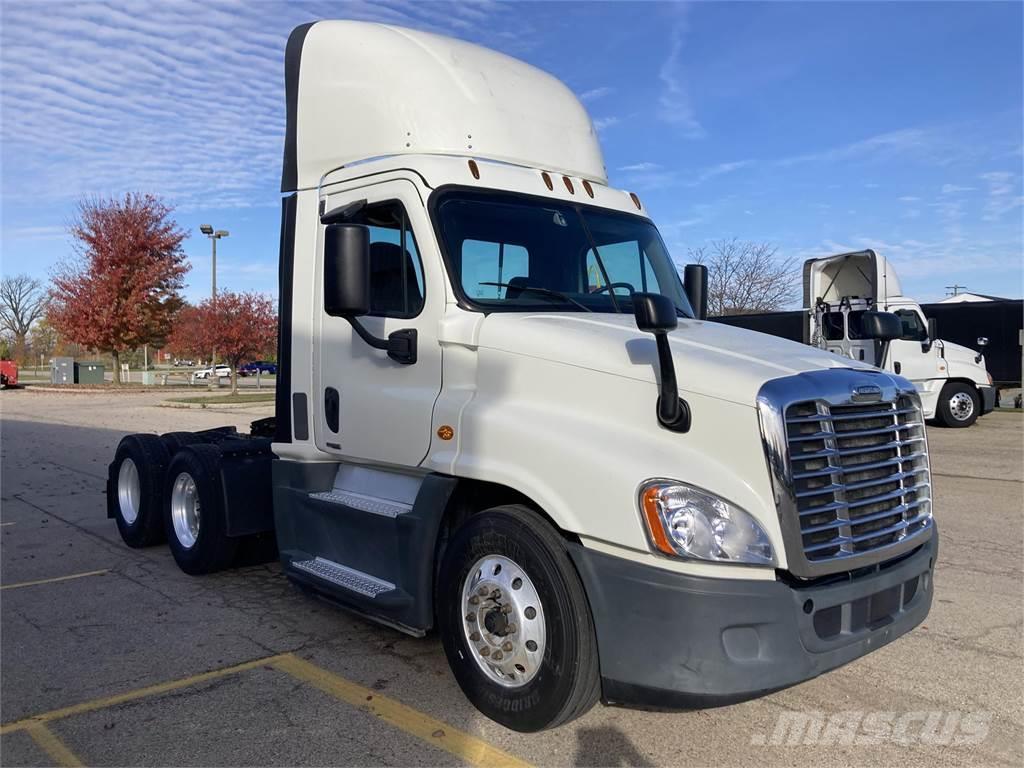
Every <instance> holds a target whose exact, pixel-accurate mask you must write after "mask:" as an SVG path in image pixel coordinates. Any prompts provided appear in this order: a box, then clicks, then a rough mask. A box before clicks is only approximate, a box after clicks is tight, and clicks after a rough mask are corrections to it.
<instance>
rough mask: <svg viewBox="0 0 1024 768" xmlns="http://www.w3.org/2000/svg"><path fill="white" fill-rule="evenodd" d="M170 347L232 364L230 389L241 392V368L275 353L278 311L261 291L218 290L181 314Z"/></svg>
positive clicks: (170, 340)
mask: <svg viewBox="0 0 1024 768" xmlns="http://www.w3.org/2000/svg"><path fill="white" fill-rule="evenodd" d="M168 346H169V347H170V348H171V349H174V350H180V351H181V352H183V353H186V354H196V355H199V354H202V352H203V351H205V352H206V353H207V354H209V353H210V352H211V351H212V350H216V351H217V358H218V359H219V360H221V361H223V362H225V363H227V365H229V366H230V367H231V392H232V394H234V393H236V392H238V367H239V366H240V365H241V364H242V363H243V362H247V361H249V360H256V359H259V358H265V357H267V356H269V355H271V354H273V352H274V350H275V348H276V346H277V312H276V311H275V309H274V302H273V300H272V299H271V298H270V297H268V296H264V295H263V294H260V293H232V292H230V291H225V292H219V293H218V294H217V299H216V303H214V300H213V299H205V300H204V301H203V302H202V303H200V304H199V306H197V307H186V308H185V309H184V310H182V312H181V313H180V315H179V316H178V321H177V322H176V323H175V326H174V329H173V331H172V333H171V336H170V338H169V339H168Z"/></svg>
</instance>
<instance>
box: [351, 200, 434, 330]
mask: <svg viewBox="0 0 1024 768" xmlns="http://www.w3.org/2000/svg"><path fill="white" fill-rule="evenodd" d="M352 221H353V222H354V223H356V224H365V225H366V226H367V227H369V230H370V312H369V314H370V315H375V316H378V317H402V318H409V317H415V316H416V315H418V314H419V313H420V311H421V310H422V309H423V265H422V264H421V263H420V254H419V250H418V249H417V248H416V238H415V237H413V234H412V230H411V229H410V227H409V218H408V216H406V214H405V209H404V208H403V207H402V205H401V203H398V202H388V203H377V204H374V205H368V206H367V207H366V208H364V209H363V210H361V211H360V212H359V213H358V214H356V215H355V216H353V217H352Z"/></svg>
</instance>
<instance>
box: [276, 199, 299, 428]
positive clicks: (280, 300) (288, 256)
mask: <svg viewBox="0 0 1024 768" xmlns="http://www.w3.org/2000/svg"><path fill="white" fill-rule="evenodd" d="M298 202H299V196H298V195H297V194H295V193H294V192H293V193H292V194H290V195H288V197H284V198H282V199H281V250H280V256H279V259H278V264H277V385H276V386H275V388H274V415H275V417H276V419H275V427H276V429H275V432H274V442H275V443H290V442H291V441H292V409H291V392H292V290H293V283H294V275H295V212H296V210H297V209H298Z"/></svg>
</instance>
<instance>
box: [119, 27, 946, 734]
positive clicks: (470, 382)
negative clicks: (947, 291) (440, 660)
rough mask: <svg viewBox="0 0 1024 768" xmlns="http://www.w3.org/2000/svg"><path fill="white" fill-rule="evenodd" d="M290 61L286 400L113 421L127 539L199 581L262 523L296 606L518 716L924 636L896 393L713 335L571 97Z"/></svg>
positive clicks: (284, 262) (906, 454)
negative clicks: (206, 418) (422, 647)
mask: <svg viewBox="0 0 1024 768" xmlns="http://www.w3.org/2000/svg"><path fill="white" fill-rule="evenodd" d="M285 71H286V98H287V106H288V109H287V132H286V142H285V155H284V170H283V176H282V193H283V198H282V227H281V258H280V313H279V323H280V349H279V354H278V362H279V368H278V376H277V395H276V397H277V400H276V407H275V410H276V415H275V417H274V418H273V419H271V420H269V421H267V422H260V423H256V424H254V429H253V434H252V435H237V434H233V433H231V431H230V430H226V431H225V430H222V431H216V430H215V431H212V432H209V433H202V434H198V435H182V434H181V433H174V434H173V435H169V436H163V437H157V436H140V435H132V436H129V437H126V438H125V439H124V441H122V445H121V446H120V447H119V449H118V454H117V455H116V456H115V459H114V462H113V463H112V464H111V466H110V474H109V486H108V487H109V491H108V499H109V507H108V510H109V514H110V516H111V517H113V518H115V519H116V521H117V524H118V527H119V529H120V530H121V532H122V536H123V537H124V539H125V541H126V542H127V543H129V544H131V545H133V546H144V545H149V544H153V543H155V542H156V541H158V540H160V537H161V533H162V534H163V535H164V536H165V537H166V540H167V542H168V544H169V545H170V548H171V551H172V554H173V555H174V557H175V559H176V560H177V561H178V563H179V565H180V566H181V567H182V568H183V569H185V570H186V571H187V572H189V573H194V574H202V573H206V572H209V571H212V570H216V569H218V568H223V567H227V566H229V565H230V563H231V552H232V551H233V547H234V546H235V545H236V544H237V542H238V541H239V540H241V539H244V538H246V537H253V536H255V537H267V536H272V537H273V540H274V541H275V543H276V546H277V550H278V552H279V557H280V561H281V564H282V567H283V570H284V573H285V575H286V576H287V577H288V578H289V579H290V580H292V581H293V582H294V583H295V584H296V585H297V586H298V587H299V588H300V589H302V590H303V591H305V592H308V593H310V594H313V595H315V596H317V597H320V598H323V599H325V600H328V601H330V602H332V603H335V604H337V605H340V606H342V607H344V608H345V609H347V610H350V611H354V612H356V613H358V614H360V615H362V616H365V617H367V618H368V619H371V620H374V621H377V622H381V623H384V624H386V625H388V626H390V627H393V628H395V629H396V630H399V631H402V632H405V633H408V634H411V635H415V636H421V635H424V634H426V633H428V632H436V633H437V634H439V635H440V637H441V640H442V642H443V644H444V649H445V653H446V655H447V658H448V661H449V664H450V666H451V668H452V672H453V674H454V677H455V679H456V681H457V682H458V684H459V685H460V687H461V688H462V690H463V691H464V693H465V694H466V696H467V697H468V698H469V699H470V701H472V702H473V704H474V705H475V706H476V707H478V708H479V709H480V710H481V711H482V712H483V713H485V714H486V715H487V716H489V717H491V718H493V719H495V720H497V721H498V722H500V723H502V724H504V725H506V726H508V727H510V728H514V729H517V730H521V731H536V730H540V729H544V728H551V727H555V726H558V725H560V724H562V723H565V722H568V721H569V720H571V719H573V718H575V717H578V716H579V715H581V714H583V713H584V712H586V711H587V710H588V709H589V708H590V707H591V706H592V705H593V704H594V703H595V702H597V701H598V700H601V701H604V702H606V703H614V704H628V705H641V706H658V707H693V706H718V705H722V704H727V703H731V702H736V701H742V700H744V699H748V698H750V697H753V696H758V695H762V694H764V693H767V692H770V691H773V690H777V689H780V688H784V687H787V686H790V685H794V684H796V683H798V682H800V681H803V680H806V679H808V678H811V677H814V676H816V675H818V674H821V673H823V672H826V671H827V670H830V669H833V668H835V667H838V666H840V665H842V664H845V663H847V662H849V661H851V660H853V659H855V658H857V657H859V656H862V655H864V654H865V653H868V652H869V651H871V650H874V649H875V648H877V647H879V646H881V645H883V644H885V643H887V642H890V641H892V640H894V639H896V638H897V637H899V636H900V635H902V634H904V633H906V632H908V631H910V630H911V629H912V628H913V627H914V626H916V625H917V624H918V623H920V622H921V621H922V620H923V619H924V617H925V616H926V615H927V613H928V610H929V607H930V605H931V600H932V581H931V580H932V574H933V571H934V567H935V561H936V557H937V553H938V533H937V528H936V524H935V520H934V516H933V512H932V501H931V477H930V467H929V459H928V450H927V440H926V435H925V431H924V424H923V417H924V414H923V410H922V406H921V399H920V396H919V394H918V393H917V391H916V390H915V388H914V386H913V385H912V384H911V383H910V382H909V381H907V380H906V379H905V378H903V377H901V376H897V375H895V374H893V373H891V372H885V371H880V370H878V369H876V368H874V367H872V366H871V365H870V364H868V363H867V362H861V361H859V360H855V359H849V358H846V359H843V358H839V357H836V356H835V355H831V354H828V353H827V352H825V351H822V350H818V349H812V348H809V347H807V346H806V345H802V344H798V343H794V342H790V341H786V340H782V339H774V338H770V337H766V336H762V335H760V334H755V333H750V332H747V331H744V330H741V329H736V328H730V327H726V326H722V325H719V324H715V323H710V322H706V321H705V320H704V315H705V309H704V300H703V287H704V284H705V281H706V274H705V272H704V271H703V269H702V268H696V267H691V268H687V269H686V271H685V274H686V279H685V281H684V280H681V279H680V276H679V273H678V271H677V269H676V267H675V265H674V263H673V261H672V259H671V257H670V255H669V253H668V251H667V249H666V247H665V244H664V242H663V241H662V238H661V236H660V235H659V233H658V230H657V228H656V226H655V224H654V223H653V221H652V220H651V218H650V216H649V215H648V212H647V210H646V208H645V207H644V205H643V202H642V200H641V199H640V198H639V197H638V196H637V195H636V194H633V193H631V192H629V191H625V190H619V189H615V188H613V187H611V186H609V184H608V179H607V174H606V171H605V167H604V162H603V159H602V155H601V149H600V145H599V143H598V140H597V136H596V133H595V131H594V128H593V124H592V122H591V120H590V118H589V116H588V115H587V113H586V111H585V110H584V109H583V107H582V105H581V104H580V102H579V101H578V100H577V99H576V97H575V96H574V95H573V94H572V93H571V91H569V89H568V88H566V86H564V85H563V84H562V83H560V82H559V81H558V80H556V79H555V78H553V77H552V76H550V75H548V74H546V73H544V72H541V71H540V70H537V69H535V68H533V67H531V66H529V65H527V64H525V63H523V62H520V61H517V60H515V59H512V58H509V57H507V56H504V55H502V54H499V53H496V52H493V51H489V50H486V49H483V48H480V47H478V46H474V45H471V44H468V43H465V42H461V41H458V40H452V39H449V38H445V37H440V36H437V35H432V34H427V33H423V32H416V31H412V30H408V29H402V28H398V27H393V26H387V25H378V24H366V23H359V22H347V21H345V22H342V21H328V22H317V23H315V24H310V25H304V26H302V27H299V28H297V29H296V30H295V31H294V32H293V33H292V35H291V37H290V39H289V42H288V46H287V50H286V56H285ZM199 510H201V514H200V512H199Z"/></svg>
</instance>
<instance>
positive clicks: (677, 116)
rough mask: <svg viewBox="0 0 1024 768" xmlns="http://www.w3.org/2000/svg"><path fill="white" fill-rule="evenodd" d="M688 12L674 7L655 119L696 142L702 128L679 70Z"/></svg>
mask: <svg viewBox="0 0 1024 768" xmlns="http://www.w3.org/2000/svg"><path fill="white" fill-rule="evenodd" d="M687 13H688V11H687V8H686V6H678V7H677V16H676V21H675V24H674V25H673V26H672V32H671V42H670V45H669V54H668V57H667V58H666V59H665V61H664V62H663V63H662V65H661V69H660V70H659V72H658V79H659V80H661V84H662V89H661V95H660V96H659V97H658V117H660V118H661V119H662V120H664V121H665V122H667V123H671V124H673V125H676V126H678V127H679V130H680V132H681V133H682V135H683V136H685V137H686V138H690V139H699V138H702V137H704V136H705V135H706V131H705V130H704V127H703V126H702V125H701V124H700V123H699V122H698V121H697V118H696V115H695V114H694V110H693V106H692V105H691V103H690V92H689V88H688V86H687V83H686V78H685V76H684V75H683V73H682V72H681V71H680V70H681V69H682V65H681V61H680V60H681V57H682V52H683V42H684V39H685V37H686V32H687V27H688V25H687V18H686V17H687Z"/></svg>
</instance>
